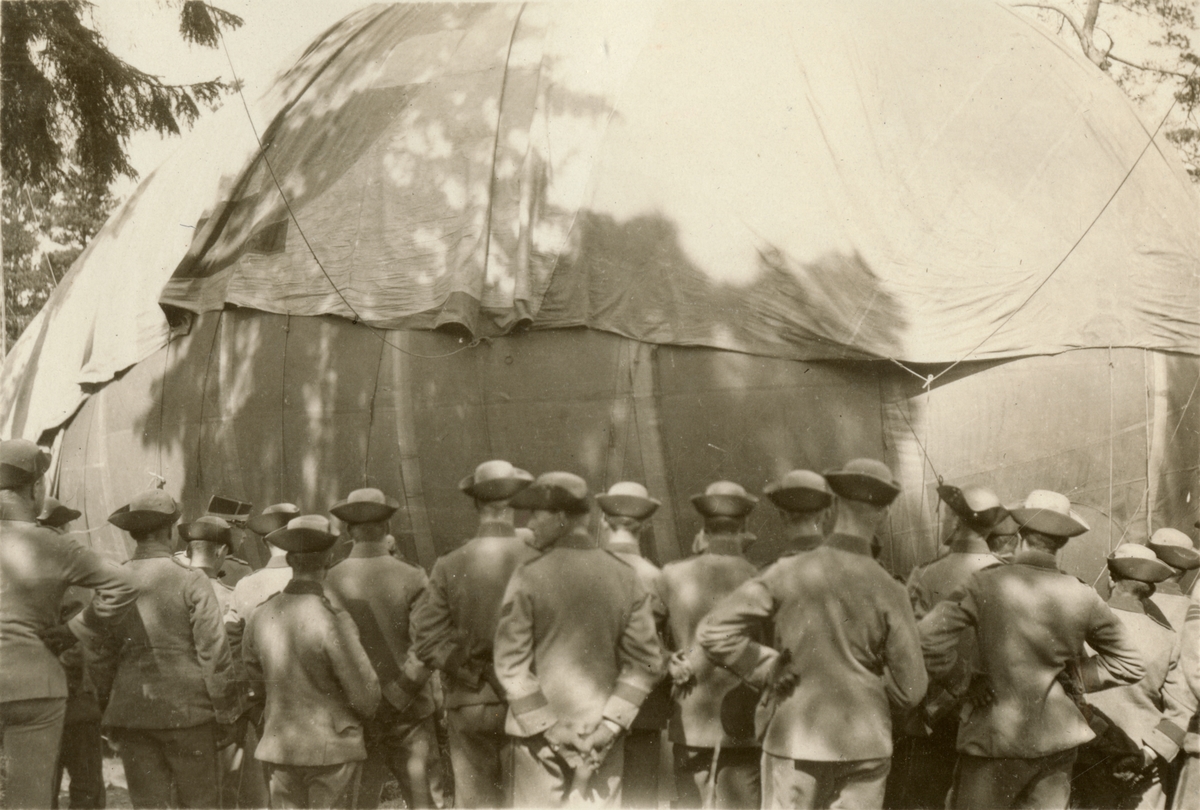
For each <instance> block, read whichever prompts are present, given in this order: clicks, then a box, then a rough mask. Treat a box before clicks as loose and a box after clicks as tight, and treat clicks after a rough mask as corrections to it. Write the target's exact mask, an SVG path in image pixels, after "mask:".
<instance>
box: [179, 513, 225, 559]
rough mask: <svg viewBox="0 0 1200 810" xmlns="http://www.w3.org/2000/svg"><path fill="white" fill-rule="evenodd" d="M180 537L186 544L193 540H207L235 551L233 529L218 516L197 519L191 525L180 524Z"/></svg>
mask: <svg viewBox="0 0 1200 810" xmlns="http://www.w3.org/2000/svg"><path fill="white" fill-rule="evenodd" d="M179 536H180V537H182V538H183V542H185V543H190V542H192V541H193V540H206V541H208V542H210V543H221V544H223V545H225V546H228V547H229V550H230V551H233V528H232V527H231V526H230V525H229V521H227V520H225V518H219V517H217V516H216V515H205V516H204V517H199V518H196V519H195V520H193V521H192V522H191V523H180V524H179Z"/></svg>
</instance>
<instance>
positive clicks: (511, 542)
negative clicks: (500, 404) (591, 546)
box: [409, 459, 538, 807]
mask: <svg viewBox="0 0 1200 810" xmlns="http://www.w3.org/2000/svg"><path fill="white" fill-rule="evenodd" d="M532 481H533V476H532V475H530V474H529V473H527V472H525V471H524V470H521V469H518V468H516V467H514V466H513V465H512V464H510V463H509V462H507V461H503V460H500V459H496V460H492V461H485V462H483V463H482V464H480V465H479V466H478V467H476V468H475V472H474V473H472V474H471V475H468V476H466V477H465V478H464V479H463V480H462V481H461V482H459V485H458V486H459V489H460V490H461V491H462V492H463V493H464V494H465V495H467V496H468V497H469V498H471V499H472V501H473V502H474V504H475V509H476V511H477V512H478V514H479V528H477V529H476V530H475V537H474V538H472V539H471V540H469V541H467V542H466V543H465V544H464V545H462V546H460V547H459V548H457V549H455V550H454V551H452V552H450V553H449V554H446V555H444V556H442V557H440V558H438V560H437V562H436V563H434V565H433V571H432V572H431V573H430V575H429V583H428V585H426V587H425V592H424V593H423V594H422V595H421V597H420V598H419V599H418V600H417V603H416V605H414V606H413V610H412V614H411V615H410V617H409V623H410V627H411V631H410V632H411V635H412V649H413V651H414V653H415V654H416V655H417V657H418V658H419V659H420V660H421V661H423V662H424V663H425V665H426V666H428V667H430V668H431V669H436V670H439V671H440V672H441V673H442V676H443V679H444V680H443V683H444V684H445V689H446V726H447V730H448V732H449V738H450V739H449V742H450V763H451V765H452V767H453V768H454V803H455V805H456V806H458V807H504V806H506V805H508V804H509V803H510V801H511V796H510V791H511V782H512V773H511V771H512V750H511V746H510V744H509V740H508V736H507V735H506V734H505V733H504V718H505V714H506V713H507V711H508V707H507V704H506V703H505V701H504V693H503V690H502V689H500V688H499V685H498V683H497V682H496V675H495V670H494V669H493V668H492V643H493V640H494V638H495V635H496V622H497V619H498V617H499V614H500V603H501V601H502V600H503V599H504V589H505V588H506V587H508V580H509V578H510V577H511V576H512V572H513V571H514V570H515V569H516V567H517V566H518V565H520V564H521V563H523V562H526V561H527V560H531V559H533V558H534V557H536V556H537V554H538V552H537V551H536V550H535V549H534V548H533V547H532V546H531V545H529V544H528V543H526V542H525V541H524V540H523V539H522V538H520V537H518V536H517V532H516V529H515V528H514V527H513V509H512V506H511V505H510V504H509V500H510V499H511V498H512V497H513V496H514V495H516V494H517V493H518V492H520V491H521V490H522V489H524V488H525V487H527V486H529V484H530V483H532Z"/></svg>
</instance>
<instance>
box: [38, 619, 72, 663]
mask: <svg viewBox="0 0 1200 810" xmlns="http://www.w3.org/2000/svg"><path fill="white" fill-rule="evenodd" d="M38 638H40V639H41V640H42V643H43V644H45V645H46V647H47V648H48V649H49V650H50V652H51V653H53V654H54V656H55V657H58V656H60V655H62V654H63V653H64V652H66V651H67V650H69V649H71V648H72V647H74V646H75V645H76V644H78V643H79V639H77V638H75V634H74V633H72V632H71V629H70V628H69V627H67V626H66V625H65V624H52V625H50V626H49V627H46V628H43V629H41V630H39V631H38Z"/></svg>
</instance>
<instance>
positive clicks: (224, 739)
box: [215, 718, 245, 751]
mask: <svg viewBox="0 0 1200 810" xmlns="http://www.w3.org/2000/svg"><path fill="white" fill-rule="evenodd" d="M239 720H240V718H239ZM239 728H245V726H243V725H242V723H240V722H238V721H237V720H235V721H234V722H232V723H217V731H216V734H215V737H216V744H217V750H218V751H221V750H223V749H225V748H228V747H229V746H231V745H237V743H238V740H240V739H241V737H242V735H240V734H239V733H238V729H239Z"/></svg>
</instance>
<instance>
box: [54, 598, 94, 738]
mask: <svg viewBox="0 0 1200 810" xmlns="http://www.w3.org/2000/svg"><path fill="white" fill-rule="evenodd" d="M91 601H92V592H91V590H89V589H87V588H79V587H76V586H74V585H72V586H71V587H70V588H67V592H66V594H64V595H63V602H62V610H61V613H60V615H61V617H62V620H63V621H64V622H66V621H69V620H70V619H72V618H74V617H75V616H78V615H79V614H80V613H81V612H82V611H83V610H85V609H86V608H87V606H88V604H89V603H90V602H91ZM58 661H59V663H61V664H62V667H63V671H64V672H66V674H67V711H66V716H65V717H64V718H63V723H64V724H65V725H70V724H71V723H99V722H100V701H99V698H98V696H97V695H96V685H95V684H94V683H92V678H91V675H90V674H88V666H87V661H86V658H85V655H84V645H82V644H76V645H75V646H73V647H69V648H68V649H66V650H65V651H63V652H62V653H61V654H60V655H59V656H58Z"/></svg>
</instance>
